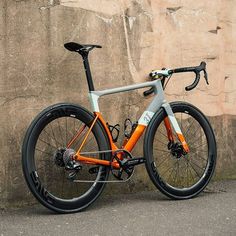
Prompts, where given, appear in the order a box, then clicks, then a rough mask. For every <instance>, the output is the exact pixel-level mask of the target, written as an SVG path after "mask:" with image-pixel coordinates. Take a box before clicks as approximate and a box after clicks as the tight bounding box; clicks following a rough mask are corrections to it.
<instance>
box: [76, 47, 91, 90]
mask: <svg viewBox="0 0 236 236" xmlns="http://www.w3.org/2000/svg"><path fill="white" fill-rule="evenodd" d="M79 54H80V55H81V56H82V58H83V63H84V69H85V73H86V77H87V82H88V87H89V91H94V85H93V79H92V75H91V71H90V66H89V61H88V52H87V51H80V52H79Z"/></svg>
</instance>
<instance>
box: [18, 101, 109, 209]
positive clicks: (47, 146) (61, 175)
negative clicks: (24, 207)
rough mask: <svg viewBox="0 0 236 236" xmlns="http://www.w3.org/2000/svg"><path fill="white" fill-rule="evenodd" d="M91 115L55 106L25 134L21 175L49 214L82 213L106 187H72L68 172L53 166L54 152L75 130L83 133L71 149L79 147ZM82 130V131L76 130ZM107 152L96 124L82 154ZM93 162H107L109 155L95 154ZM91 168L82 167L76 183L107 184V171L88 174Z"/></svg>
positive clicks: (100, 169)
mask: <svg viewBox="0 0 236 236" xmlns="http://www.w3.org/2000/svg"><path fill="white" fill-rule="evenodd" d="M93 119H94V115H93V114H91V113H90V112H89V111H87V110H85V109H84V108H82V107H80V106H78V105H73V104H56V105H53V106H50V107H48V108H47V109H45V110H43V111H42V112H41V113H40V114H39V115H38V116H37V117H36V118H35V119H34V121H33V122H32V123H31V125H30V127H29V128H28V130H27V133H26V135H25V139H24V142H23V147H22V166H23V173H24V176H25V179H26V182H27V184H28V187H29V189H30V191H31V192H32V193H33V195H34V196H35V197H36V199H37V200H38V201H39V202H40V203H41V204H43V205H44V206H45V207H47V208H49V209H50V210H53V211H56V212H59V213H72V212H77V211H81V210H83V209H85V208H86V207H88V206H89V205H90V204H91V203H93V202H94V201H95V200H96V199H97V198H98V196H99V195H100V194H101V192H102V190H103V188H104V186H105V183H101V182H96V183H94V182H92V183H91V182H90V183H78V182H77V183H75V182H72V181H69V180H68V170H65V167H63V166H59V165H57V164H56V163H55V156H54V155H55V152H56V150H57V149H58V148H63V147H65V146H66V144H67V143H68V141H69V140H70V139H71V137H73V136H74V135H75V134H76V131H77V130H78V129H81V130H83V131H82V133H81V136H82V137H80V138H78V140H76V141H75V142H74V143H73V145H72V146H71V148H73V149H74V150H75V151H77V150H76V149H78V147H79V146H80V144H81V142H82V140H83V137H85V135H86V133H87V130H88V128H89V126H90V125H91V123H92V121H93ZM79 127H82V128H79ZM102 150H110V145H109V142H108V138H107V136H106V133H105V131H104V128H103V127H102V125H101V124H100V122H99V121H97V122H96V123H95V125H94V127H93V129H92V132H91V133H90V134H89V137H88V139H87V141H86V143H85V145H84V147H83V149H82V151H102ZM96 158H101V159H106V160H110V153H106V154H105V153H102V154H101V153H100V154H97V157H96ZM91 167H94V166H92V165H86V164H82V170H81V171H79V173H78V175H76V178H77V180H78V179H80V180H81V179H83V180H90V181H91V180H92V181H95V180H96V181H104V180H107V178H108V174H109V168H108V167H104V166H100V167H98V171H97V172H95V173H93V174H92V173H90V172H89V171H88V170H89V168H91Z"/></svg>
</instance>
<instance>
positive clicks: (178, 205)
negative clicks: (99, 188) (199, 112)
mask: <svg viewBox="0 0 236 236" xmlns="http://www.w3.org/2000/svg"><path fill="white" fill-rule="evenodd" d="M5 235H7V236H8V235H9V236H11V235H40V236H42V235H91V236H103V235H125V236H126V235H181V236H182V235H233V236H235V235H236V180H234V181H224V182H215V183H212V184H210V186H209V187H208V189H207V190H206V191H204V193H202V194H200V195H199V196H198V197H196V198H194V199H190V200H184V201H175V200H169V199H167V198H166V197H164V196H163V195H162V194H161V193H159V192H158V191H155V192H142V193H135V194H122V195H112V196H105V197H102V198H100V199H99V200H97V201H96V202H95V203H94V204H93V205H92V206H91V207H89V208H88V209H87V210H85V211H83V212H80V213H75V214H66V215H61V214H55V213H52V212H50V211H49V210H47V209H46V208H44V207H42V206H41V205H36V206H28V207H24V208H20V209H9V210H6V209H5V210H1V211H0V236H5Z"/></svg>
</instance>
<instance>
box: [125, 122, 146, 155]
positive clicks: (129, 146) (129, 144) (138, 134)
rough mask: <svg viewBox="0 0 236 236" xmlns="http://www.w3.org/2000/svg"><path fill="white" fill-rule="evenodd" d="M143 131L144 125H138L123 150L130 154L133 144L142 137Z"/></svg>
mask: <svg viewBox="0 0 236 236" xmlns="http://www.w3.org/2000/svg"><path fill="white" fill-rule="evenodd" d="M145 129H146V126H145V125H140V124H138V125H137V127H136V129H135V130H134V132H133V134H132V136H131V137H130V139H129V140H128V142H127V143H126V145H125V146H124V149H125V150H127V151H129V152H131V151H132V150H133V148H134V146H135V144H136V143H137V142H138V140H139V138H140V137H141V136H142V134H143V132H144V130H145Z"/></svg>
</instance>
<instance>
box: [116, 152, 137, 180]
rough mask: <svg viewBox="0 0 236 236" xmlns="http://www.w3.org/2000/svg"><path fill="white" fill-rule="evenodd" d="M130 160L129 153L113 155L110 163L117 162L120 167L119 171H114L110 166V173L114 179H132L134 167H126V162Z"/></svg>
mask: <svg viewBox="0 0 236 236" xmlns="http://www.w3.org/2000/svg"><path fill="white" fill-rule="evenodd" d="M131 159H132V155H131V153H130V152H128V151H126V150H122V151H116V152H115V153H114V154H113V156H112V159H111V161H112V162H113V161H117V162H118V163H119V165H120V168H119V169H116V168H114V167H113V166H111V173H112V175H113V176H114V177H115V178H116V179H118V180H122V181H125V180H126V181H127V180H129V179H130V178H131V177H132V175H133V172H134V166H129V165H127V162H128V161H129V160H131Z"/></svg>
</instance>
